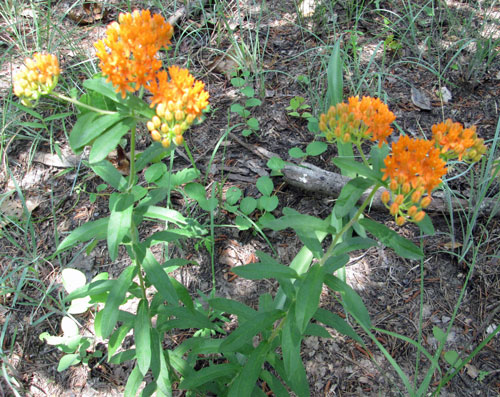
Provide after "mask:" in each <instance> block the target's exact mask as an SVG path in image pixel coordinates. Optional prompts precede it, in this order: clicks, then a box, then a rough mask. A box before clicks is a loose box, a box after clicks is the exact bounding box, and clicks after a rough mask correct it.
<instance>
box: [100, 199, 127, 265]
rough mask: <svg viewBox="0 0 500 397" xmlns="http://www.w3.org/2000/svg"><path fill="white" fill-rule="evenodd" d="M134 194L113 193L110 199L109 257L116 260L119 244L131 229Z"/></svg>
mask: <svg viewBox="0 0 500 397" xmlns="http://www.w3.org/2000/svg"><path fill="white" fill-rule="evenodd" d="M133 208H134V196H133V195H132V194H121V193H113V194H112V195H111V197H110V199H109V209H110V211H111V215H110V216H109V223H108V236H107V237H108V249H109V257H110V258H111V260H113V261H114V260H115V259H116V257H117V255H118V246H119V245H120V243H121V242H122V241H123V238H124V237H125V236H126V235H127V233H128V232H129V231H130V226H131V225H132V211H133Z"/></svg>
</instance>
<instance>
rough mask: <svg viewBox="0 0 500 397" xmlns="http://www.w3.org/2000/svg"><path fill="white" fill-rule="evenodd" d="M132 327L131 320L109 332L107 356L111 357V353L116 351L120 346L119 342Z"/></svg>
mask: <svg viewBox="0 0 500 397" xmlns="http://www.w3.org/2000/svg"><path fill="white" fill-rule="evenodd" d="M134 319H135V317H134ZM132 327H133V323H132V322H129V323H125V324H122V326H121V327H120V328H118V329H117V330H116V331H115V332H113V333H112V334H111V336H110V338H109V343H108V357H113V355H114V354H115V353H116V350H117V349H118V348H119V347H120V345H121V343H122V342H123V340H124V339H125V337H126V336H127V334H128V333H129V331H130V330H131V329H132Z"/></svg>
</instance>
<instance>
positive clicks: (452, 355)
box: [444, 350, 463, 368]
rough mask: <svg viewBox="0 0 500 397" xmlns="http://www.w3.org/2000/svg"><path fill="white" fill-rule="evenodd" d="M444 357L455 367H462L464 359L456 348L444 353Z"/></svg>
mask: <svg viewBox="0 0 500 397" xmlns="http://www.w3.org/2000/svg"><path fill="white" fill-rule="evenodd" d="M444 359H445V360H446V362H447V363H448V364H450V365H451V366H452V367H453V368H460V367H461V366H462V364H463V362H462V359H461V358H460V356H459V355H458V353H457V352H456V351H455V350H450V351H447V352H445V353H444Z"/></svg>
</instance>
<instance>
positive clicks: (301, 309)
mask: <svg viewBox="0 0 500 397" xmlns="http://www.w3.org/2000/svg"><path fill="white" fill-rule="evenodd" d="M323 276H324V272H323V268H322V266H321V265H320V264H319V263H316V264H314V265H313V266H312V267H311V268H310V269H309V271H308V272H307V273H306V277H305V279H304V280H303V281H302V283H301V285H300V287H299V290H298V291H297V301H296V303H295V318H296V320H297V327H298V329H299V331H300V332H301V333H304V331H305V329H306V327H307V324H308V323H309V321H310V320H311V318H312V316H313V314H314V313H315V312H316V310H317V309H318V306H319V297H320V295H321V289H322V287H323Z"/></svg>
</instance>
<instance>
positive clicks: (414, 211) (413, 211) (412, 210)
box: [408, 205, 418, 217]
mask: <svg viewBox="0 0 500 397" xmlns="http://www.w3.org/2000/svg"><path fill="white" fill-rule="evenodd" d="M417 212H418V208H417V207H416V206H415V205H412V206H411V207H410V208H409V209H408V215H410V216H411V217H414V216H415V215H416V214H417Z"/></svg>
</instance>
